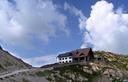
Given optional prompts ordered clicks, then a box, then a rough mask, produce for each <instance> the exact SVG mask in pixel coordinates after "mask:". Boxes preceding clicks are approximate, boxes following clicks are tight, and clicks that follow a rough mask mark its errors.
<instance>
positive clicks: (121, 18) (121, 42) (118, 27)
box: [81, 0, 128, 54]
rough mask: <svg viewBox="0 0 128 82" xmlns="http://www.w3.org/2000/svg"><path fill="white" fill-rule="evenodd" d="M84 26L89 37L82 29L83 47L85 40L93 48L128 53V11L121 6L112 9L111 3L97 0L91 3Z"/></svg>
mask: <svg viewBox="0 0 128 82" xmlns="http://www.w3.org/2000/svg"><path fill="white" fill-rule="evenodd" d="M91 8H92V10H91V13H90V17H89V18H88V19H87V21H85V22H86V26H85V28H86V29H87V30H88V31H89V33H90V35H91V38H90V37H89V36H88V35H87V32H86V31H84V43H83V44H82V46H81V47H82V48H83V47H87V40H88V42H89V43H90V44H93V47H94V49H95V50H106V51H112V52H116V53H124V54H126V53H128V13H126V12H123V9H122V8H118V9H116V10H115V9H114V5H113V4H112V3H108V2H107V1H104V0H102V1H98V2H96V4H95V5H93V6H92V7H91Z"/></svg>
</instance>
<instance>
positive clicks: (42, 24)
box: [0, 0, 128, 66]
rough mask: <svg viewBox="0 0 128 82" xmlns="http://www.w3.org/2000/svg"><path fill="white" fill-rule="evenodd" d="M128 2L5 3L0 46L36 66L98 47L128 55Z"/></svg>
mask: <svg viewBox="0 0 128 82" xmlns="http://www.w3.org/2000/svg"><path fill="white" fill-rule="evenodd" d="M127 21H128V5H127V0H1V1H0V29H1V30H0V45H1V46H2V47H3V48H4V49H6V50H7V51H9V52H10V53H12V54H13V55H15V56H17V57H19V58H22V59H23V60H24V61H26V62H28V63H30V64H32V65H33V66H41V65H44V64H47V63H52V62H55V61H56V56H57V54H59V53H63V52H65V51H71V50H74V49H78V48H85V47H92V48H93V49H94V50H105V51H111V52H115V53H121V54H127V53H128V49H127V46H128V37H127V35H128V28H127V27H128V22H127Z"/></svg>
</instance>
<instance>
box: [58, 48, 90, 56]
mask: <svg viewBox="0 0 128 82" xmlns="http://www.w3.org/2000/svg"><path fill="white" fill-rule="evenodd" d="M90 51H92V49H91V48H83V49H77V50H74V51H71V52H67V53H63V54H59V55H58V56H57V57H68V56H72V57H82V56H87V55H89V52H90Z"/></svg>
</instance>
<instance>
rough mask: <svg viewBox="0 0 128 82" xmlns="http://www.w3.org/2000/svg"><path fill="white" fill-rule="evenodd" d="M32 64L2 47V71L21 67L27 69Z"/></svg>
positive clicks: (0, 55) (0, 49) (0, 66)
mask: <svg viewBox="0 0 128 82" xmlns="http://www.w3.org/2000/svg"><path fill="white" fill-rule="evenodd" d="M31 67H32V66H31V65H29V64H27V63H25V62H23V61H22V60H21V59H18V58H16V57H14V56H13V55H11V54H10V53H9V52H7V51H5V50H3V49H2V47H0V73H3V72H9V71H14V70H19V69H25V68H26V69H27V68H31Z"/></svg>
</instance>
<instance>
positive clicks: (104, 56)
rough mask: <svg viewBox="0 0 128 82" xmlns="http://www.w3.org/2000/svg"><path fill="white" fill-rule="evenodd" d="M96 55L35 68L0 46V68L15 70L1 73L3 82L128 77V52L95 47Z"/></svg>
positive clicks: (98, 81)
mask: <svg viewBox="0 0 128 82" xmlns="http://www.w3.org/2000/svg"><path fill="white" fill-rule="evenodd" d="M94 56H95V58H96V57H98V58H100V59H98V60H97V59H94V60H93V61H91V62H86V63H70V64H57V63H55V64H49V65H45V66H42V67H41V68H32V67H31V66H30V65H28V64H26V63H24V62H23V61H22V60H21V59H18V58H16V57H14V56H12V55H11V54H9V53H8V52H7V51H5V50H3V49H2V48H0V72H1V73H2V72H7V71H12V72H11V73H8V74H5V75H2V74H1V75H0V82H36V81H38V82H67V80H69V82H70V80H71V81H72V82H123V80H125V79H128V56H124V55H121V54H120V55H119V54H114V53H111V52H105V51H95V52H94ZM28 68H29V69H28ZM22 69H23V70H22ZM26 69H27V70H26ZM15 70H17V71H15Z"/></svg>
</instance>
